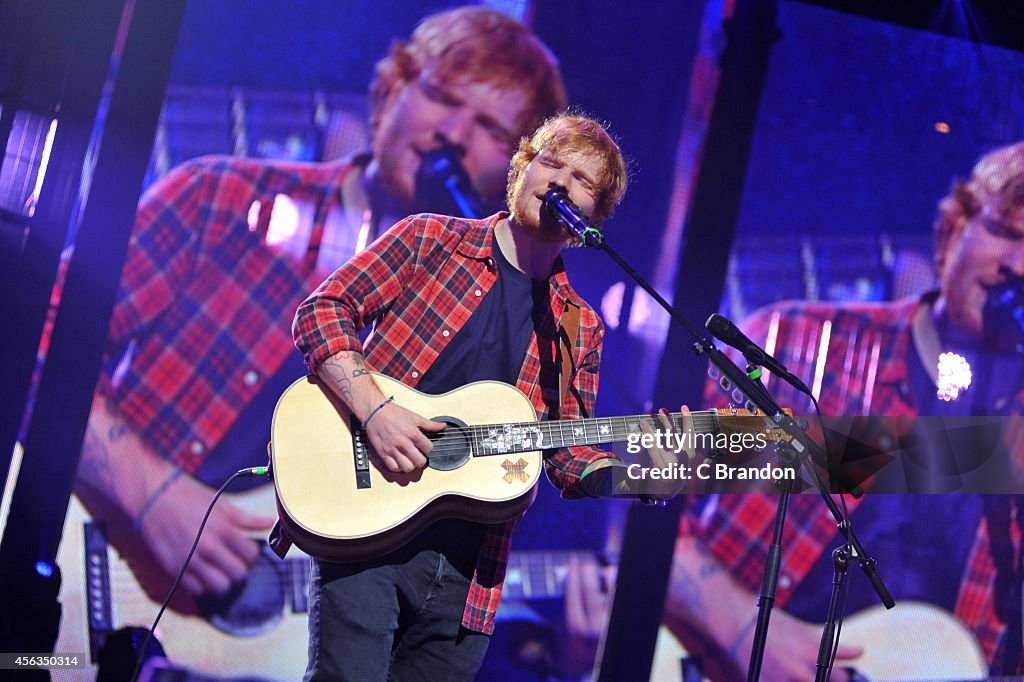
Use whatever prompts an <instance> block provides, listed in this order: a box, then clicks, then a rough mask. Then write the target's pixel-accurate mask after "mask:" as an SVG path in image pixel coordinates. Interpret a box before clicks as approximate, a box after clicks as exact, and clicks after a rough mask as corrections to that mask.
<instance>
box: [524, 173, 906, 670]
mask: <svg viewBox="0 0 1024 682" xmlns="http://www.w3.org/2000/svg"><path fill="white" fill-rule="evenodd" d="M552 194H553V192H548V194H546V195H545V201H544V206H545V209H546V210H548V212H549V214H550V215H551V216H552V217H553V218H554V219H555V220H558V221H559V223H561V224H562V225H563V226H564V227H565V228H566V229H567V230H568V231H569V233H570V234H573V235H575V236H577V237H579V238H580V239H581V240H583V244H584V245H585V246H590V247H593V248H598V249H601V250H602V251H604V252H605V253H607V254H608V256H609V257H610V258H611V259H612V260H613V261H615V262H616V263H617V264H618V265H619V267H621V268H622V270H623V271H624V272H625V273H626V274H628V275H629V276H630V277H631V278H632V279H633V281H635V282H636V283H637V284H638V285H640V287H641V288H642V289H643V290H644V291H646V292H647V294H648V295H650V297H651V298H653V299H654V300H655V301H657V302H658V305H660V306H661V307H662V308H663V309H664V310H665V312H667V313H668V314H669V316H670V317H671V318H672V319H673V320H674V321H675V322H676V323H678V324H680V325H682V327H683V328H684V329H685V330H686V331H687V332H688V333H689V334H690V335H691V336H692V337H693V338H694V339H695V341H694V344H693V350H694V353H695V354H696V355H698V356H700V355H705V356H707V358H708V360H709V361H710V362H711V364H712V365H713V366H715V367H716V368H717V369H718V371H719V372H721V374H722V376H723V377H725V378H726V379H728V380H729V382H731V383H732V385H733V386H735V387H736V388H738V389H739V390H740V392H741V393H742V394H743V395H744V396H745V397H746V398H747V400H748V401H750V402H751V403H753V404H754V406H755V407H757V408H758V409H759V410H760V411H761V412H762V413H763V414H764V415H768V416H766V417H765V422H766V424H767V425H768V426H769V427H770V428H772V429H781V430H782V431H784V432H785V433H786V434H787V435H788V436H789V437H790V440H789V442H788V444H787V445H786V446H785V447H788V448H790V449H791V451H792V453H793V455H792V457H793V458H794V459H795V461H797V462H798V463H799V464H800V465H801V466H803V467H804V468H805V469H806V470H807V471H808V473H809V476H810V479H811V480H812V481H813V482H814V484H815V487H816V488H817V490H818V493H819V495H820V496H821V498H822V500H824V502H825V505H826V506H827V507H828V510H829V512H831V514H832V517H833V518H834V519H835V520H836V524H837V526H838V527H839V529H840V531H841V532H842V534H843V535H844V536H845V537H846V539H847V542H848V543H849V544H850V545H851V546H852V547H853V549H854V553H855V555H856V556H857V558H858V559H859V561H860V565H861V568H862V569H863V571H864V573H865V574H866V575H867V577H868V580H869V581H870V583H871V586H872V587H873V588H874V590H875V592H876V593H877V594H878V597H879V599H880V600H881V601H882V603H883V604H884V605H885V607H886V608H887V609H891V608H892V607H894V606H895V605H896V602H895V601H893V599H892V596H891V595H890V594H889V591H888V590H887V589H886V587H885V584H884V583H883V582H882V578H881V576H879V575H878V571H877V569H876V565H875V560H874V559H871V558H868V555H867V554H866V553H865V552H864V548H863V546H862V545H861V544H860V540H859V539H858V538H857V536H856V534H855V533H854V532H853V529H852V528H851V527H850V526H849V524H848V523H846V520H845V518H844V517H843V513H842V511H840V509H839V507H838V506H837V505H836V503H835V500H833V499H832V495H831V492H830V491H829V490H828V488H827V487H826V485H825V483H824V482H823V481H822V480H821V478H820V477H819V476H818V473H817V471H815V469H814V467H813V466H812V465H811V463H810V462H809V461H808V460H809V458H810V459H813V460H814V461H815V462H817V463H818V464H819V465H820V466H822V467H823V468H824V469H825V470H826V471H828V472H829V475H830V476H831V478H832V479H833V480H835V481H837V482H838V483H839V484H840V486H841V487H842V488H843V489H845V490H849V491H854V490H858V489H859V487H858V486H857V484H856V483H854V482H853V481H852V480H850V478H849V477H848V476H847V475H846V474H845V473H844V472H842V471H841V470H840V469H839V468H838V467H837V466H834V465H833V463H832V462H830V461H829V459H828V457H827V456H826V454H825V452H824V450H822V448H821V447H820V446H818V444H817V443H815V442H814V441H813V440H811V439H810V438H809V437H808V436H807V434H806V433H805V432H804V430H803V428H801V426H800V425H799V424H798V423H797V422H796V420H794V419H793V418H792V417H790V416H789V415H787V414H786V413H785V412H783V411H782V408H781V407H779V405H778V404H777V403H776V402H775V400H774V399H773V398H772V397H771V395H770V394H769V393H768V391H767V389H766V388H765V387H764V385H763V384H761V383H759V382H756V381H754V380H753V379H751V378H750V377H748V376H747V374H746V373H745V372H744V371H743V370H741V369H740V368H739V367H737V366H736V364H735V363H734V362H733V361H732V360H730V359H729V357H728V356H726V355H725V353H723V352H722V351H720V350H719V349H718V348H717V347H716V346H715V344H714V343H712V342H711V341H710V340H709V339H708V338H707V337H706V336H704V335H702V334H701V333H700V332H698V331H697V329H696V328H695V327H694V326H693V325H691V324H690V323H689V321H688V320H686V318H684V317H683V316H682V315H681V314H679V312H678V311H676V309H675V308H673V307H672V305H671V304H670V303H669V302H668V301H666V300H665V299H664V298H663V297H662V296H661V294H659V293H658V292H657V291H655V290H654V287H652V286H651V285H650V284H649V283H648V282H647V281H646V280H645V279H644V278H643V277H641V276H640V274H639V273H638V272H637V271H636V270H634V269H633V268H632V267H631V266H630V265H629V263H627V262H626V261H625V260H624V259H623V258H622V257H621V256H620V255H619V254H618V253H616V251H615V250H614V249H612V248H611V246H609V245H608V242H607V241H606V240H605V238H604V235H602V234H601V233H600V232H599V231H598V230H596V229H594V228H593V227H592V226H591V225H590V224H589V223H588V222H587V221H586V220H584V219H583V218H581V217H580V216H581V215H582V212H579V213H578V214H577V213H576V212H574V211H568V210H565V209H564V206H558V204H556V203H555V202H554V201H551V202H549V201H548V199H549V198H552V199H553V198H554V197H551V195H552ZM563 196H565V195H564V194H563ZM563 201H564V203H565V204H569V205H570V206H572V208H575V209H576V211H579V209H578V207H576V206H574V205H572V204H571V202H570V201H568V197H567V196H565V199H564V200H563ZM754 369H755V368H754V367H753V366H752V367H751V370H754ZM752 374H753V371H752ZM788 506H789V490H786V489H783V490H782V492H781V493H780V495H779V504H778V508H777V511H776V517H775V530H774V533H773V538H772V545H771V548H770V549H769V552H768V560H767V562H766V563H765V570H764V574H763V578H762V582H761V593H760V594H759V596H758V615H757V627H756V629H755V630H754V643H753V647H752V649H751V652H750V666H749V668H748V669H747V680H748V682H753V681H755V680H758V679H759V678H760V675H761V663H762V660H763V658H764V649H765V644H766V642H767V638H768V622H769V619H770V618H771V610H772V608H773V606H774V603H775V589H776V584H777V582H778V576H779V567H780V565H781V563H782V529H783V527H784V526H785V522H786V512H787V509H788Z"/></svg>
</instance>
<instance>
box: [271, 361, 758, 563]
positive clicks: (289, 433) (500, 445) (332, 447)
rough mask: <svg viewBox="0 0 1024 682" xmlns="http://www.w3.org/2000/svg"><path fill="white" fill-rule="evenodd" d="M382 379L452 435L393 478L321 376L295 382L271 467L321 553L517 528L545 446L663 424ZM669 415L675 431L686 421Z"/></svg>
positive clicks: (733, 422) (503, 387) (737, 419)
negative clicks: (437, 532)
mask: <svg viewBox="0 0 1024 682" xmlns="http://www.w3.org/2000/svg"><path fill="white" fill-rule="evenodd" d="M374 378H375V380H376V382H377V384H378V386H380V389H381V390H382V391H383V392H384V395H393V396H394V399H395V403H396V404H398V405H401V406H402V407H405V408H407V409H410V410H412V411H413V412H416V413H418V414H421V415H423V416H424V417H426V418H428V419H433V420H435V421H440V422H444V423H445V424H446V425H447V427H446V428H445V429H444V431H442V432H439V433H437V434H428V437H430V438H431V439H432V440H433V450H432V452H431V453H430V457H429V465H428V466H427V467H426V468H424V469H420V470H417V471H415V472H413V473H409V474H405V473H393V472H390V471H387V470H386V469H383V468H381V467H380V466H379V465H378V461H377V458H376V457H375V456H373V455H372V453H371V452H370V444H369V442H368V440H367V437H366V433H365V431H364V430H363V428H362V424H361V423H360V422H359V420H358V419H356V417H355V416H354V415H353V414H352V413H351V412H350V411H349V410H348V409H347V408H346V407H345V405H344V404H343V403H342V402H341V401H340V400H338V399H337V398H336V397H335V396H334V395H333V393H332V392H331V391H330V389H328V388H326V387H325V386H322V385H321V384H320V383H319V380H318V379H317V378H316V377H313V376H309V377H305V378H303V379H300V380H298V381H296V382H295V383H293V384H292V385H291V386H290V387H289V388H288V389H287V390H286V391H285V393H284V394H283V395H282V396H281V398H280V399H279V400H278V403H277V407H276V409H275V411H274V419H273V425H272V428H271V462H272V470H273V478H274V486H275V488H276V490H277V507H278V512H279V516H280V519H281V524H282V526H283V527H284V529H285V531H286V532H287V534H288V536H289V537H290V538H291V539H292V541H293V542H294V543H295V544H296V545H297V546H298V547H300V548H302V550H303V551H305V552H307V553H309V554H310V555H312V556H316V557H319V558H322V559H326V560H331V561H361V560H365V559H370V558H373V557H376V556H380V555H382V554H385V553H387V552H389V551H391V550H393V549H396V548H397V547H400V546H401V545H403V544H404V543H406V542H408V541H409V540H410V539H412V538H413V537H414V536H415V535H416V534H417V533H418V532H420V531H421V530H422V529H423V528H425V527H426V526H427V525H428V524H430V523H431V522H433V521H435V520H437V519H439V518H443V517H457V518H463V519H468V520H470V521H478V522H481V523H500V522H503V521H508V520H510V519H513V518H515V517H516V516H518V515H519V514H522V513H523V512H524V511H526V509H527V508H528V507H529V506H530V503H531V502H532V501H533V498H534V496H535V495H536V489H535V486H536V483H537V480H538V478H539V476H540V471H541V464H542V452H543V451H544V450H549V449H553V448H563V447H569V446H574V445H596V444H599V443H614V442H623V441H626V440H628V439H629V437H630V436H631V435H637V434H640V433H641V432H640V422H641V421H645V420H646V421H648V423H650V424H651V425H652V426H653V427H654V428H656V429H660V428H662V427H661V424H660V422H658V421H656V419H657V418H656V417H652V416H650V415H638V416H632V417H600V418H588V419H575V420H551V421H543V422H538V421H537V415H536V412H535V410H534V407H533V404H532V403H531V402H530V400H529V398H527V397H526V395H525V394H523V393H522V392H521V391H519V390H518V389H516V388H515V387H514V386H510V385H508V384H504V383H500V382H497V381H481V382H476V383H473V384H469V385H467V386H463V387H461V388H459V389H456V390H455V391H451V392H449V393H445V394H443V395H438V396H432V395H427V394H425V393H420V392H419V391H416V390H415V389H412V388H409V387H407V386H406V385H405V384H402V383H401V382H399V381H396V380H394V379H391V378H389V377H386V376H384V375H381V374H375V375H374ZM692 417H693V427H694V432H695V433H696V434H712V435H713V434H726V435H729V434H740V435H742V434H745V433H752V434H756V433H760V432H764V431H765V430H766V428H765V419H764V418H763V417H761V418H754V417H752V415H751V414H750V413H749V412H745V411H742V410H709V411H704V412H694V413H692ZM672 419H673V420H674V421H675V422H676V423H677V424H678V421H679V419H680V415H679V413H674V414H673V415H672ZM766 438H767V436H766ZM765 442H767V440H765Z"/></svg>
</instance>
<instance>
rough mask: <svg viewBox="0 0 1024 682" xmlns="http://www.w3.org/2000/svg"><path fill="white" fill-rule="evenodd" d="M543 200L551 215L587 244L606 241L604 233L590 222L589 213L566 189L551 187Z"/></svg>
mask: <svg viewBox="0 0 1024 682" xmlns="http://www.w3.org/2000/svg"><path fill="white" fill-rule="evenodd" d="M541 201H542V202H543V203H544V210H545V211H547V212H548V215H549V216H551V217H552V218H554V219H555V220H556V221H557V222H558V223H559V224H560V225H561V226H562V227H564V228H565V229H566V230H568V232H569V234H571V235H575V236H577V237H579V238H580V239H582V240H583V243H584V244H586V245H587V246H600V245H601V244H602V243H603V242H604V235H602V234H601V233H600V231H598V230H597V228H595V227H594V226H592V225H591V224H590V220H589V219H588V218H587V214H586V213H584V212H583V209H581V208H580V207H579V206H577V205H576V204H574V203H573V201H572V199H570V198H569V195H568V194H567V193H566V192H565V190H564V189H558V188H557V187H556V188H555V189H549V190H548V191H547V192H545V193H544V196H543V197H542V198H541Z"/></svg>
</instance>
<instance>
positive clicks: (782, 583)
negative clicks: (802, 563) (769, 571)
mask: <svg viewBox="0 0 1024 682" xmlns="http://www.w3.org/2000/svg"><path fill="white" fill-rule="evenodd" d="M792 584H793V579H792V578H791V577H789V576H788V575H782V576H779V587H781V588H782V589H784V590H788V589H789V588H790V586H791V585H792Z"/></svg>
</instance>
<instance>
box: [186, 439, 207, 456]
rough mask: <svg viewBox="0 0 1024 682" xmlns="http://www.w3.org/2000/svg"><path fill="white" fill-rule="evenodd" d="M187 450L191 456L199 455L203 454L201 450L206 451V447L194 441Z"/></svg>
mask: <svg viewBox="0 0 1024 682" xmlns="http://www.w3.org/2000/svg"><path fill="white" fill-rule="evenodd" d="M188 449H189V451H190V452H191V453H192V454H193V455H201V454H203V450H205V449H206V446H205V445H203V444H202V442H200V441H198V440H194V441H192V442H191V443H189V446H188Z"/></svg>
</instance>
